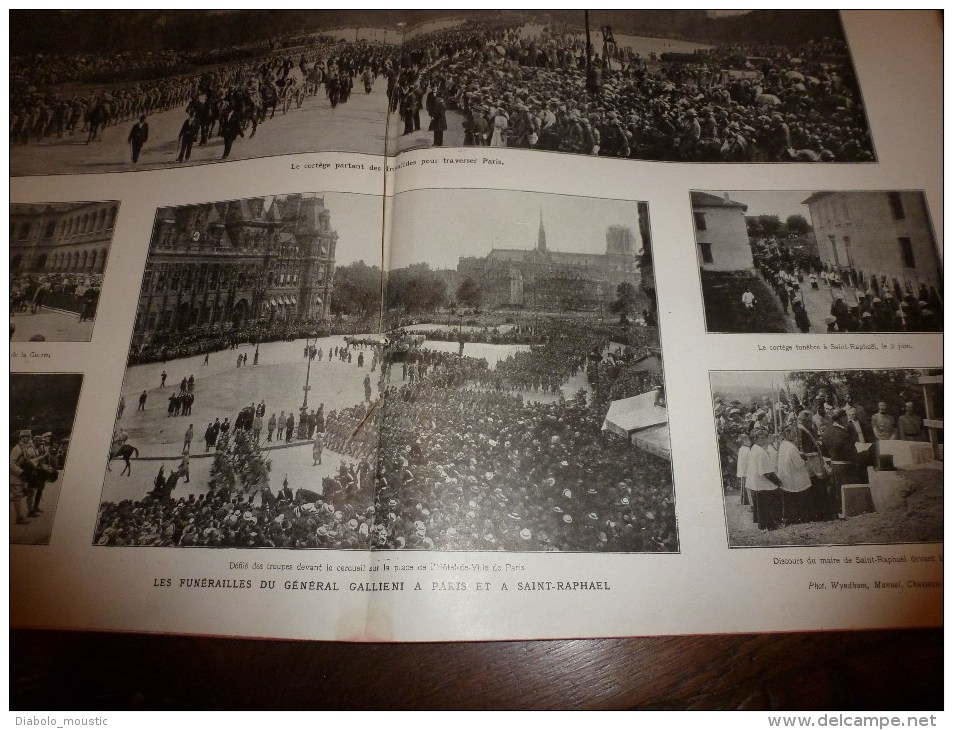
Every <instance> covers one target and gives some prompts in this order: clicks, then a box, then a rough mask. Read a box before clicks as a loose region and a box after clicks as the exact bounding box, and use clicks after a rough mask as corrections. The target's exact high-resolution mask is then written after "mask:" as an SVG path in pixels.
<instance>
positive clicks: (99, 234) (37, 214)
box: [9, 200, 119, 342]
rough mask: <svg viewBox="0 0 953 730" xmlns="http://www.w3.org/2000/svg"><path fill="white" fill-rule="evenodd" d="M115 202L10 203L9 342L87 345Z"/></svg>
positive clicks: (111, 235)
mask: <svg viewBox="0 0 953 730" xmlns="http://www.w3.org/2000/svg"><path fill="white" fill-rule="evenodd" d="M118 213H119V203H118V202H117V201H109V200H107V201H100V202H84V203H11V204H10V242H9V243H10V340H11V341H12V342H88V341H89V340H91V339H92V336H93V325H94V324H95V322H96V311H97V309H98V307H99V296H100V293H101V292H102V288H103V277H104V275H105V273H106V261H107V259H108V258H109V249H110V247H111V245H112V239H113V230H114V228H115V225H116V216H117V215H118Z"/></svg>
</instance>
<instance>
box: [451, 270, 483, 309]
mask: <svg viewBox="0 0 953 730" xmlns="http://www.w3.org/2000/svg"><path fill="white" fill-rule="evenodd" d="M482 301H483V292H482V290H481V289H480V286H479V285H478V284H477V283H476V282H475V281H474V280H473V279H472V278H470V277H469V276H468V277H467V278H465V279H464V280H463V281H461V282H460V286H458V287H457V302H458V303H459V304H461V305H462V306H464V307H472V308H473V309H476V310H479V309H480V303H481V302H482Z"/></svg>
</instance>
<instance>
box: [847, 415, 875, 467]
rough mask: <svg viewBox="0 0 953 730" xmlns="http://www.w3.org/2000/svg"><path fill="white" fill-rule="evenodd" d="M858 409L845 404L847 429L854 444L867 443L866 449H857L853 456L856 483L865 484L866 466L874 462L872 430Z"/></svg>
mask: <svg viewBox="0 0 953 730" xmlns="http://www.w3.org/2000/svg"><path fill="white" fill-rule="evenodd" d="M858 410H859V409H858V408H855V407H854V406H847V408H846V411H847V431H848V433H850V436H851V438H852V439H853V440H854V443H855V444H869V446H868V447H867V449H866V451H857V453H856V454H855V456H854V458H855V461H856V462H857V471H858V477H859V481H858V482H857V483H858V484H867V482H868V479H867V467H868V466H872V465H873V464H874V453H875V452H874V446H873V444H874V443H875V441H874V430H873V429H872V428H871V427H870V424H869V423H867V422H866V420H864V419H862V418H861V416H860V413H859V412H858Z"/></svg>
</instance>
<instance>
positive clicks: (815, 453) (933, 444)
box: [710, 368, 943, 547]
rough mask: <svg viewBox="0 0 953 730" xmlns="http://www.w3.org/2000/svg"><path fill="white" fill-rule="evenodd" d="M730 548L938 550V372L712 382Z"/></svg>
mask: <svg viewBox="0 0 953 730" xmlns="http://www.w3.org/2000/svg"><path fill="white" fill-rule="evenodd" d="M710 376H711V388H712V397H713V406H714V412H715V427H716V430H717V434H718V451H719V458H720V460H721V482H722V490H723V495H724V503H725V517H726V524H727V530H728V544H729V546H730V547H779V546H785V545H789V546H810V545H861V544H882V545H889V544H899V543H931V542H938V543H941V542H942V541H943V370H942V368H936V369H922V370H904V369H887V370H800V371H780V370H765V371H742V370H736V371H715V372H712V373H711V374H710Z"/></svg>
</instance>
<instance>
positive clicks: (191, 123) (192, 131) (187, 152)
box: [178, 110, 200, 162]
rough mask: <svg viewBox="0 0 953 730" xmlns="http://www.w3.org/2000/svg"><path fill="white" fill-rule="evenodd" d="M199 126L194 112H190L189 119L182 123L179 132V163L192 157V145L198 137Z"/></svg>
mask: <svg viewBox="0 0 953 730" xmlns="http://www.w3.org/2000/svg"><path fill="white" fill-rule="evenodd" d="M199 126H200V125H199V121H198V119H196V118H195V111H194V110H193V111H190V112H189V118H188V119H186V120H185V121H184V122H183V123H182V129H180V130H179V158H178V161H179V162H182V160H183V159H184V160H188V159H189V157H191V156H192V145H193V144H195V139H196V137H198V136H199Z"/></svg>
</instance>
